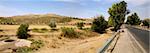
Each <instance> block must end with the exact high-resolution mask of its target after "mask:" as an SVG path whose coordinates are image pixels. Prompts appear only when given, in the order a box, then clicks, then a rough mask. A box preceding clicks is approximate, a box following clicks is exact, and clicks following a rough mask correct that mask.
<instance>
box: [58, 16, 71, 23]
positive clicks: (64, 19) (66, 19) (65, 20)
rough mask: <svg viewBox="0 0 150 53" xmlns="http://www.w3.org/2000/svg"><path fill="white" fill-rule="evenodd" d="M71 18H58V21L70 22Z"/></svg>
mask: <svg viewBox="0 0 150 53" xmlns="http://www.w3.org/2000/svg"><path fill="white" fill-rule="evenodd" d="M70 21H71V18H70V17H64V18H62V19H61V20H60V22H62V23H65V22H70Z"/></svg>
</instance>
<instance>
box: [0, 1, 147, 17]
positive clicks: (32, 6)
mask: <svg viewBox="0 0 150 53" xmlns="http://www.w3.org/2000/svg"><path fill="white" fill-rule="evenodd" d="M120 1H122V0H0V16H6V17H7V16H16V15H26V14H47V13H50V14H58V15H64V16H73V17H81V18H91V17H94V16H99V15H103V16H104V17H105V19H106V20H107V19H108V17H109V14H108V12H107V11H108V8H110V7H111V6H112V4H114V3H118V2H120ZM124 1H126V2H127V5H128V7H127V8H128V9H129V10H130V11H131V14H132V13H134V12H136V13H137V14H138V15H139V17H140V18H141V19H144V18H150V0H124Z"/></svg>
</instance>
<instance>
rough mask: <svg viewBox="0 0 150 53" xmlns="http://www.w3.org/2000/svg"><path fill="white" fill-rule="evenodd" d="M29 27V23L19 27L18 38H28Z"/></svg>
mask: <svg viewBox="0 0 150 53" xmlns="http://www.w3.org/2000/svg"><path fill="white" fill-rule="evenodd" d="M28 27H29V25H28V24H21V25H20V27H19V28H18V31H17V36H18V38H20V39H27V38H28V37H29V36H28V33H27V32H28Z"/></svg>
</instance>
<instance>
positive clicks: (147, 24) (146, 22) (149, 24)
mask: <svg viewBox="0 0 150 53" xmlns="http://www.w3.org/2000/svg"><path fill="white" fill-rule="evenodd" d="M142 23H143V25H144V26H147V27H148V28H149V26H150V19H144V20H143V21H142Z"/></svg>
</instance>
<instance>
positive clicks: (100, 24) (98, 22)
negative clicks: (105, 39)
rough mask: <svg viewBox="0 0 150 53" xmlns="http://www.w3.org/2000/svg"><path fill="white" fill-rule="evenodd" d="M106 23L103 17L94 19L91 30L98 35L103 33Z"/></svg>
mask: <svg viewBox="0 0 150 53" xmlns="http://www.w3.org/2000/svg"><path fill="white" fill-rule="evenodd" d="M107 24H108V23H107V21H105V19H104V17H103V16H100V17H97V18H96V19H94V21H93V24H92V27H91V29H92V30H93V31H95V32H98V33H103V32H104V31H105V29H106V28H107Z"/></svg>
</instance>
